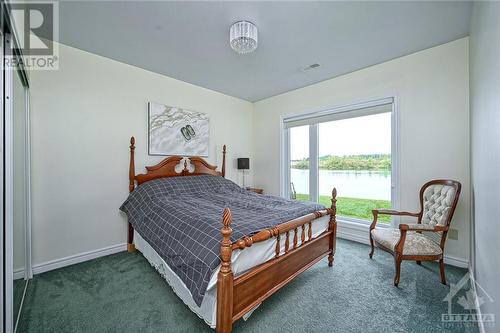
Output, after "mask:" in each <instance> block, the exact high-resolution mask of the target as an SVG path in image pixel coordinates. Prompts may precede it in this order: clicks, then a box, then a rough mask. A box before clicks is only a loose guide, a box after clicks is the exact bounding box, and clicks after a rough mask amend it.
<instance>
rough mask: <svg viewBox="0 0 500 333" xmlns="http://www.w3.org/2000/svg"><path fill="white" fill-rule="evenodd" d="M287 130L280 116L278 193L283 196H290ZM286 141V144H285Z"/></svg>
mask: <svg viewBox="0 0 500 333" xmlns="http://www.w3.org/2000/svg"><path fill="white" fill-rule="evenodd" d="M289 140H290V138H289V131H288V129H286V128H285V126H284V124H283V116H280V157H281V158H280V195H281V197H283V198H287V199H288V198H290V186H289V185H286V184H290V168H289V167H288V164H289V162H288V161H289V158H290V143H289ZM285 143H286V144H285Z"/></svg>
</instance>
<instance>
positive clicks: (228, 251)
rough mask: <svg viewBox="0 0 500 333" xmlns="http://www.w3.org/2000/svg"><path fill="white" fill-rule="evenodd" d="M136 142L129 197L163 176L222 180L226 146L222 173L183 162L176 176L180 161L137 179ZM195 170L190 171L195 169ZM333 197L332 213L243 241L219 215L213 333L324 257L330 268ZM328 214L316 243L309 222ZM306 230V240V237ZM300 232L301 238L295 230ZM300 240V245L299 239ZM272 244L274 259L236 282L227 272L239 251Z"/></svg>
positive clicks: (196, 161)
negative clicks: (233, 233)
mask: <svg viewBox="0 0 500 333" xmlns="http://www.w3.org/2000/svg"><path fill="white" fill-rule="evenodd" d="M134 151H135V139H134V137H132V138H131V139H130V169H129V191H130V192H132V191H133V190H134V188H135V186H136V184H137V185H140V184H142V183H144V182H147V181H149V180H152V179H157V178H162V177H179V176H196V175H206V174H208V175H217V176H222V177H224V176H225V168H226V146H225V145H224V147H223V150H222V170H221V171H220V172H219V171H216V168H217V167H216V166H213V165H210V164H209V163H207V162H206V161H205V160H204V159H203V158H201V157H189V158H186V159H184V167H183V168H182V170H181V171H180V172H177V171H176V170H175V168H176V166H177V165H179V164H180V163H181V161H182V159H183V157H182V156H171V157H167V158H165V159H164V160H163V161H161V162H160V163H158V164H156V165H154V166H147V167H146V170H147V172H146V173H145V174H139V175H136V174H135V167H134ZM187 159H189V160H190V162H191V163H190V164H191V166H192V168H191V169H192V170H191V171H190V170H189V168H188V163H187ZM193 167H194V169H193ZM336 197H337V190H336V189H335V188H334V189H333V191H332V199H331V201H332V206H331V208H328V209H325V210H321V211H317V212H314V213H311V214H307V215H304V216H301V217H299V218H296V219H294V220H291V221H288V222H285V223H282V224H279V225H277V226H275V227H273V228H269V229H264V230H261V231H259V232H258V233H256V234H254V235H253V236H245V237H242V238H241V239H239V240H237V241H235V242H232V241H231V234H232V229H231V221H232V215H231V211H230V209H229V208H225V209H224V211H223V214H222V229H221V234H222V241H221V246H220V257H221V267H220V271H219V274H218V277H217V322H216V331H217V333H230V332H231V331H232V326H233V323H234V322H235V321H236V320H238V319H240V318H241V317H242V316H243V315H244V314H245V313H247V312H248V311H250V310H252V309H253V308H254V307H255V306H257V305H259V304H260V303H262V302H263V301H264V300H265V299H266V298H268V297H269V296H271V295H272V294H274V293H275V292H276V291H278V290H279V289H280V288H281V287H283V286H285V285H286V284H287V283H288V282H290V281H291V280H292V279H293V278H295V277H296V276H297V275H299V274H300V273H302V272H304V271H305V270H307V269H308V268H309V267H311V266H312V265H314V264H315V263H317V262H318V261H320V260H321V259H322V258H324V257H325V256H328V266H330V267H331V266H332V265H333V257H334V255H335V247H336V233H337V221H336V202H337V200H336ZM325 215H330V221H329V224H328V230H326V231H325V232H323V233H322V234H321V235H319V236H318V237H316V238H312V229H311V227H312V222H313V221H314V220H315V219H318V218H320V217H322V216H325ZM306 225H307V226H308V228H307V235H306ZM299 229H301V233H300V235H298V230H299ZM292 230H293V231H294V236H293V240H290V231H292ZM133 236H134V229H133V227H132V225H131V224H130V223H128V246H127V248H128V251H129V252H133V251H135V246H134V244H133ZM299 236H300V240H299V239H298V238H299ZM270 238H275V239H276V250H275V253H276V255H275V257H274V258H273V259H271V260H269V261H267V262H265V263H263V264H261V265H258V266H256V267H254V268H252V269H250V270H249V271H247V272H246V273H244V274H242V275H241V276H239V277H237V278H234V275H233V272H232V269H231V255H232V251H233V250H236V249H240V250H243V249H245V248H247V247H250V246H252V245H253V244H255V243H259V242H263V241H266V240H268V239H270ZM282 238H284V242H285V250H284V251H280V249H281V246H280V242H281V241H282Z"/></svg>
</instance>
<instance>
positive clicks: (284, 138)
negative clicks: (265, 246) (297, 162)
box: [280, 95, 400, 227]
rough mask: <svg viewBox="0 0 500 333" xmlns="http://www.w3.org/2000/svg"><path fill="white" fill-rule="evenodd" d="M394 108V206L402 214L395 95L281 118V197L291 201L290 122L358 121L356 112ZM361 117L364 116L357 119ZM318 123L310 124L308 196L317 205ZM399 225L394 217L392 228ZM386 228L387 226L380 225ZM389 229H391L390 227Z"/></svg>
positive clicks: (349, 219)
mask: <svg viewBox="0 0 500 333" xmlns="http://www.w3.org/2000/svg"><path fill="white" fill-rule="evenodd" d="M387 104H391V105H392V108H391V111H390V112H391V206H392V209H396V210H399V203H400V187H399V184H400V180H399V115H398V104H399V103H398V98H397V96H396V95H393V96H389V97H384V98H380V99H372V100H368V101H363V102H358V103H351V104H348V105H342V106H337V107H332V108H327V109H322V110H319V111H313V112H306V113H300V114H292V115H282V116H281V117H280V130H281V139H280V141H281V142H280V155H281V156H280V157H281V158H280V164H281V165H280V170H281V172H280V195H281V196H282V197H284V198H290V185H289V184H290V179H291V174H290V131H289V128H287V126H286V125H285V124H286V123H287V122H290V121H294V120H304V119H312V120H313V119H314V118H319V117H323V116H327V115H331V114H344V115H345V117H341V118H339V120H341V119H347V118H356V116H354V117H353V116H352V114H353V113H354V112H359V111H360V110H361V109H365V108H368V107H375V106H382V105H387ZM357 117H361V116H357ZM319 123H320V122H316V123H313V124H309V161H310V163H311V164H310V168H309V196H310V198H312V199H314V200H315V201H316V202H317V201H318V199H319V193H318V181H319V166H318V157H319V156H318V153H319V151H318V147H319V135H318V134H319V131H318V124H319ZM337 220H338V221H339V222H341V223H350V224H352V223H354V224H362V225H369V224H370V223H371V221H370V220H363V219H358V218H353V217H348V216H338V218H337ZM398 222H399V219H398V218H397V217H393V218H392V220H391V223H390V226H392V227H395V226H396V225H397V224H398ZM381 225H384V224H381ZM387 226H388V225H387Z"/></svg>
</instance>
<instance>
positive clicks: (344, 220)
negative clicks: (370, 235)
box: [337, 216, 391, 230]
mask: <svg viewBox="0 0 500 333" xmlns="http://www.w3.org/2000/svg"><path fill="white" fill-rule="evenodd" d="M337 223H338V225H340V226H345V227H347V228H351V229H358V230H368V229H370V225H371V224H372V221H368V220H361V219H354V218H349V217H345V216H337ZM377 227H381V228H391V222H387V223H384V222H380V221H379V222H378V223H377Z"/></svg>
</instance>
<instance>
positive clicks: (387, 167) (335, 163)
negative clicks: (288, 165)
mask: <svg viewBox="0 0 500 333" xmlns="http://www.w3.org/2000/svg"><path fill="white" fill-rule="evenodd" d="M292 168H293V169H302V170H307V169H309V158H304V159H302V160H297V161H292ZM319 168H320V169H322V170H373V171H391V155H390V154H370V155H348V156H332V155H326V156H321V157H320V158H319Z"/></svg>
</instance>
